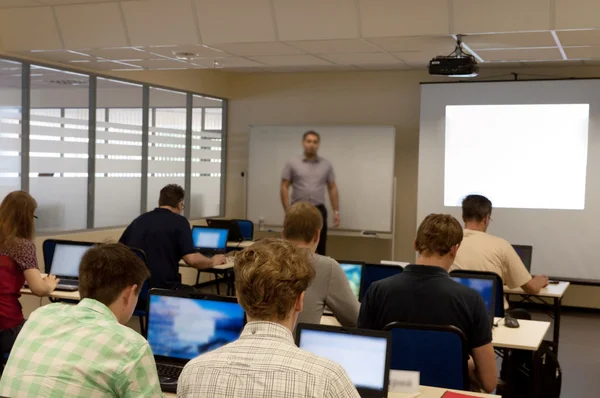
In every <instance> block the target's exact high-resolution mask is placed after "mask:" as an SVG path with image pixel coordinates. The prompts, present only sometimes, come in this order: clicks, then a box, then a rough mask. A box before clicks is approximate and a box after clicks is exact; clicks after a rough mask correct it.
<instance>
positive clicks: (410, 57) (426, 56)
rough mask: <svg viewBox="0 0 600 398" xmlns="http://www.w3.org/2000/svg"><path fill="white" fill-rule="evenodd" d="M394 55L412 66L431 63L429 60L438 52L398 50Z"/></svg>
mask: <svg viewBox="0 0 600 398" xmlns="http://www.w3.org/2000/svg"><path fill="white" fill-rule="evenodd" d="M394 55H395V56H396V57H397V58H399V59H401V60H402V61H404V62H406V63H407V64H408V65H411V66H424V65H429V61H431V59H432V58H434V57H435V56H436V55H439V54H437V53H436V52H435V51H407V52H397V53H394Z"/></svg>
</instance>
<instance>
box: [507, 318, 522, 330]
mask: <svg viewBox="0 0 600 398" xmlns="http://www.w3.org/2000/svg"><path fill="white" fill-rule="evenodd" d="M504 326H506V327H507V328H511V329H516V328H518V327H519V326H520V325H519V321H517V319H516V318H512V317H510V316H507V317H505V318H504Z"/></svg>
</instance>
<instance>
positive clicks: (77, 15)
mask: <svg viewBox="0 0 600 398" xmlns="http://www.w3.org/2000/svg"><path fill="white" fill-rule="evenodd" d="M54 9H55V11H56V17H57V19H58V23H59V25H60V29H61V32H62V37H63V39H64V41H65V46H66V47H67V48H102V47H126V46H127V40H126V35H125V27H124V26H123V21H122V18H121V12H120V10H119V5H118V4H117V3H101V4H84V5H74V6H59V7H54Z"/></svg>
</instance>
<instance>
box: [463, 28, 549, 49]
mask: <svg viewBox="0 0 600 398" xmlns="http://www.w3.org/2000/svg"><path fill="white" fill-rule="evenodd" d="M463 41H464V42H465V44H466V45H468V46H469V47H470V48H471V49H473V50H479V49H483V48H487V49H500V48H526V47H556V41H554V37H553V36H552V33H550V32H525V33H498V34H488V35H467V36H465V37H464V38H463Z"/></svg>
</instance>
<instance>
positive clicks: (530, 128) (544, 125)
mask: <svg viewBox="0 0 600 398" xmlns="http://www.w3.org/2000/svg"><path fill="white" fill-rule="evenodd" d="M589 109H590V106H589V104H552V105H548V104H536V105H452V106H450V105H449V106H446V147H445V169H444V173H445V175H444V205H445V206H460V205H461V202H462V200H463V198H464V197H465V196H467V195H469V194H475V193H476V194H481V195H484V196H486V197H488V198H489V199H490V200H491V201H492V203H493V205H494V207H495V208H498V207H504V208H525V209H567V210H583V209H584V207H585V182H586V166H587V149H588V126H589Z"/></svg>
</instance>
